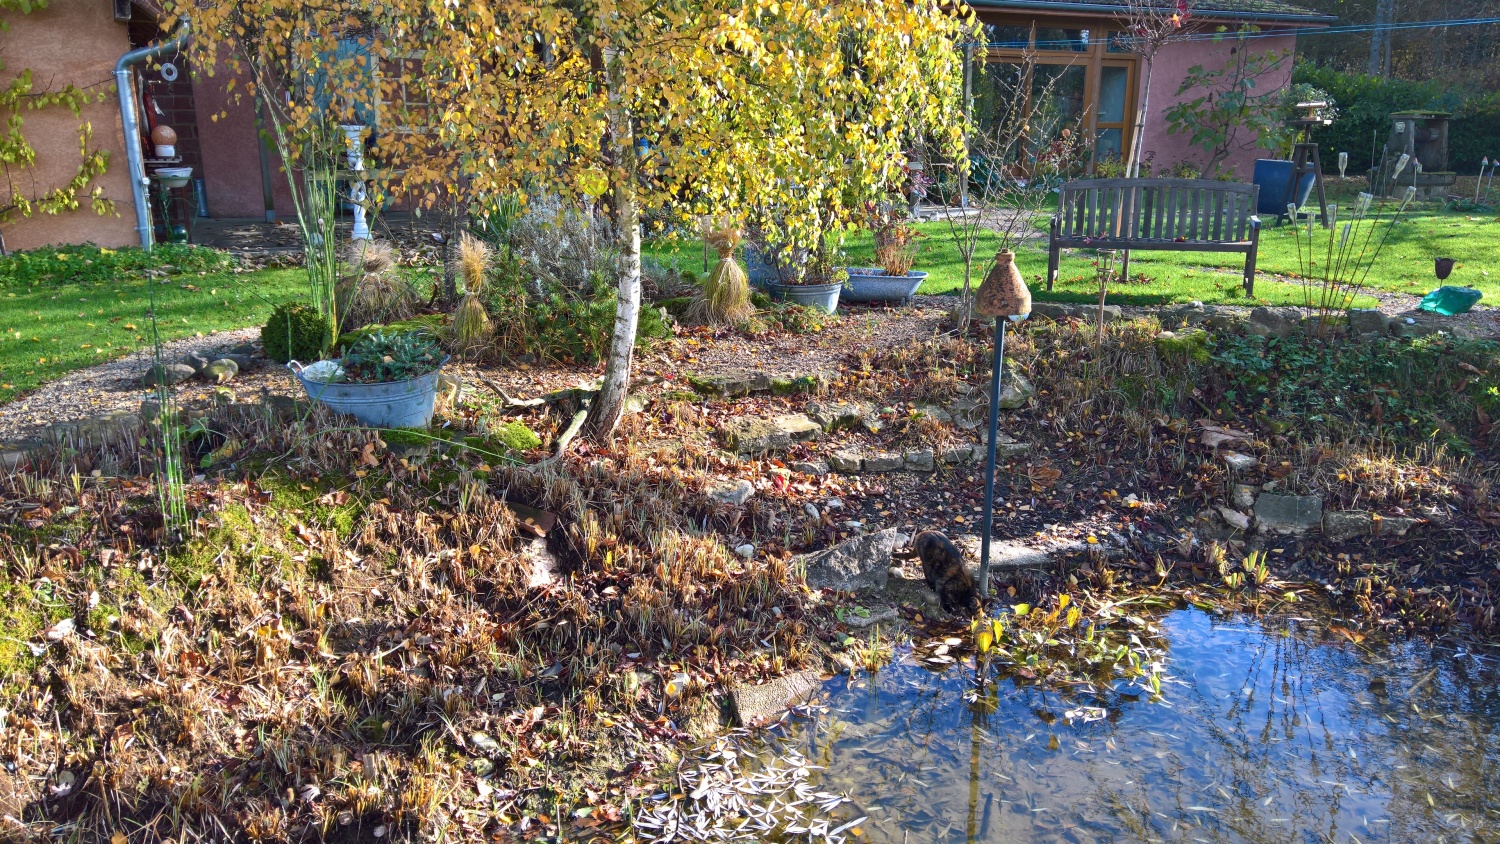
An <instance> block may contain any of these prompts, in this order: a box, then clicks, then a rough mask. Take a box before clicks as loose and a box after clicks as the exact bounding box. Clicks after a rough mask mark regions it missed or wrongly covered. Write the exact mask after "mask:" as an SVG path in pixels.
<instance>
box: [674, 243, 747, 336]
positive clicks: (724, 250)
mask: <svg viewBox="0 0 1500 844" xmlns="http://www.w3.org/2000/svg"><path fill="white" fill-rule="evenodd" d="M703 239H704V241H705V242H706V243H708V245H709V246H711V247H713V249H714V251H716V252H718V253H719V263H717V264H715V265H714V268H713V270H712V271H710V272H709V274H708V277H707V278H705V279H704V280H703V289H702V290H701V291H699V292H698V293H697V295H695V296H694V297H693V301H692V304H691V305H690V306H689V307H688V319H689V320H690V321H692V322H695V323H699V324H702V325H724V324H727V325H738V324H740V323H742V322H744V321H745V320H747V319H749V318H750V316H751V314H754V313H755V307H754V306H753V305H751V304H750V279H749V277H748V276H746V275H745V270H744V269H743V268H741V267H740V265H739V262H737V261H735V260H734V249H735V247H736V246H738V245H739V242H740V230H739V229H738V228H737V227H735V226H732V225H727V224H726V225H717V226H716V225H713V224H710V223H708V222H705V223H704V226H703Z"/></svg>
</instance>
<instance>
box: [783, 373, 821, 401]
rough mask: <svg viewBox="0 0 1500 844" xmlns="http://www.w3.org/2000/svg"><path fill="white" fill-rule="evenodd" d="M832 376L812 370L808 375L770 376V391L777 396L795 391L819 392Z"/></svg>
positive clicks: (793, 393)
mask: <svg viewBox="0 0 1500 844" xmlns="http://www.w3.org/2000/svg"><path fill="white" fill-rule="evenodd" d="M832 380H833V376H832V375H831V374H830V373H827V372H814V373H812V374H810V375H787V376H775V377H773V378H771V392H772V393H774V394H776V395H778V396H790V395H795V394H797V393H821V392H823V391H824V390H825V389H827V387H828V383H829V382H830V381H832Z"/></svg>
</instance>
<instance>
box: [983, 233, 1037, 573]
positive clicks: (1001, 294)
mask: <svg viewBox="0 0 1500 844" xmlns="http://www.w3.org/2000/svg"><path fill="white" fill-rule="evenodd" d="M1015 257H1016V256H1015V255H1014V254H1013V253H1012V252H1011V251H1010V250H1009V249H1002V250H1000V251H999V252H996V253H995V265H994V266H993V267H991V268H990V271H989V273H988V274H986V275H985V277H984V283H983V284H981V285H979V295H978V296H976V297H975V301H974V310H975V311H977V312H978V313H979V315H980V316H985V317H994V319H995V364H994V366H993V367H991V368H990V429H989V430H990V438H989V439H988V440H987V441H986V442H985V452H986V456H985V462H984V539H983V542H982V544H981V545H980V551H979V596H980V597H981V598H987V597H989V594H990V535H991V534H993V533H994V532H995V527H994V519H995V450H996V446H997V444H996V440H997V439H999V437H1000V385H1001V382H1002V380H1003V379H1002V376H1003V375H1004V373H1005V324H1006V323H1007V322H1020V321H1021V320H1023V319H1025V318H1026V317H1027V316H1028V315H1030V314H1031V291H1030V290H1028V289H1027V288H1026V282H1025V281H1024V280H1023V279H1022V278H1021V272H1020V270H1017V269H1016V261H1015Z"/></svg>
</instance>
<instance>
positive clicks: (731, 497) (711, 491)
mask: <svg viewBox="0 0 1500 844" xmlns="http://www.w3.org/2000/svg"><path fill="white" fill-rule="evenodd" d="M754 494H755V485H754V484H752V483H750V482H749V481H747V480H744V479H740V480H737V481H725V482H722V483H717V484H714V485H713V486H710V487H709V488H708V497H709V498H711V499H713V500H714V501H717V502H719V503H720V504H729V505H731V506H734V507H738V506H740V505H741V504H744V503H745V502H746V501H749V500H750V496H752V495H754Z"/></svg>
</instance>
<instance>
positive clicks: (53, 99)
mask: <svg viewBox="0 0 1500 844" xmlns="http://www.w3.org/2000/svg"><path fill="white" fill-rule="evenodd" d="M46 6H47V0H0V34H3V33H6V32H9V31H10V22H9V21H8V20H7V18H6V15H14V14H21V15H29V14H31V13H32V12H34V11H36V10H38V9H44V8H46ZM4 44H5V39H4V38H0V74H5V73H6V66H5V61H4V50H3V48H4ZM93 87H94V86H90V87H88V88H82V87H79V86H77V85H74V84H67V85H63V86H62V87H60V88H48V87H45V86H42V85H39V84H38V82H37V80H36V73H35V71H34V70H33V69H32V68H23V69H22V70H21V71H20V72H18V73H16V74H15V76H14V77H12V78H11V79H10V81H9V82H8V83H6V84H5V85H4V86H3V87H0V119H3V120H4V122H5V126H4V129H3V132H0V179H3V180H4V185H3V186H0V190H3V192H0V255H3V254H5V228H6V226H8V225H9V224H11V223H13V222H15V221H16V220H17V219H21V218H25V217H30V216H32V215H34V214H62V213H64V212H67V211H75V210H77V209H78V208H79V206H80V205H81V204H82V202H83V200H84V199H87V200H88V201H89V204H90V205H91V206H92V208H93V210H94V213H96V214H99V215H101V216H103V215H105V214H112V213H114V210H115V205H114V202H113V201H112V200H110V199H107V198H106V197H105V196H104V189H103V188H102V187H101V186H99V185H97V184H94V180H95V179H97V178H99V177H100V176H101V175H103V174H104V171H105V170H106V169H107V168H108V167H109V151H108V150H105V149H100V148H98V147H96V146H94V145H93V140H94V129H93V126H92V125H91V124H90V123H89V121H87V120H84V121H83V122H81V123H79V125H78V157H79V160H78V167H77V169H75V170H74V172H73V175H72V178H70V179H68V180H67V181H65V182H63V183H62V184H46V183H43V182H39V181H38V177H37V174H36V172H35V168H36V156H37V152H36V148H35V147H33V146H32V144H31V141H30V140H29V139H28V138H27V137H26V132H25V129H26V116H27V114H28V113H31V112H36V111H41V110H44V109H55V108H57V109H66V110H67V111H69V112H71V113H72V114H73V116H74V117H80V118H81V117H82V115H83V108H84V106H86V105H88V104H90V103H94V102H102V101H103V100H104V98H105V97H107V96H108V94H109V92H108V91H107V90H97V91H96V90H93Z"/></svg>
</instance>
